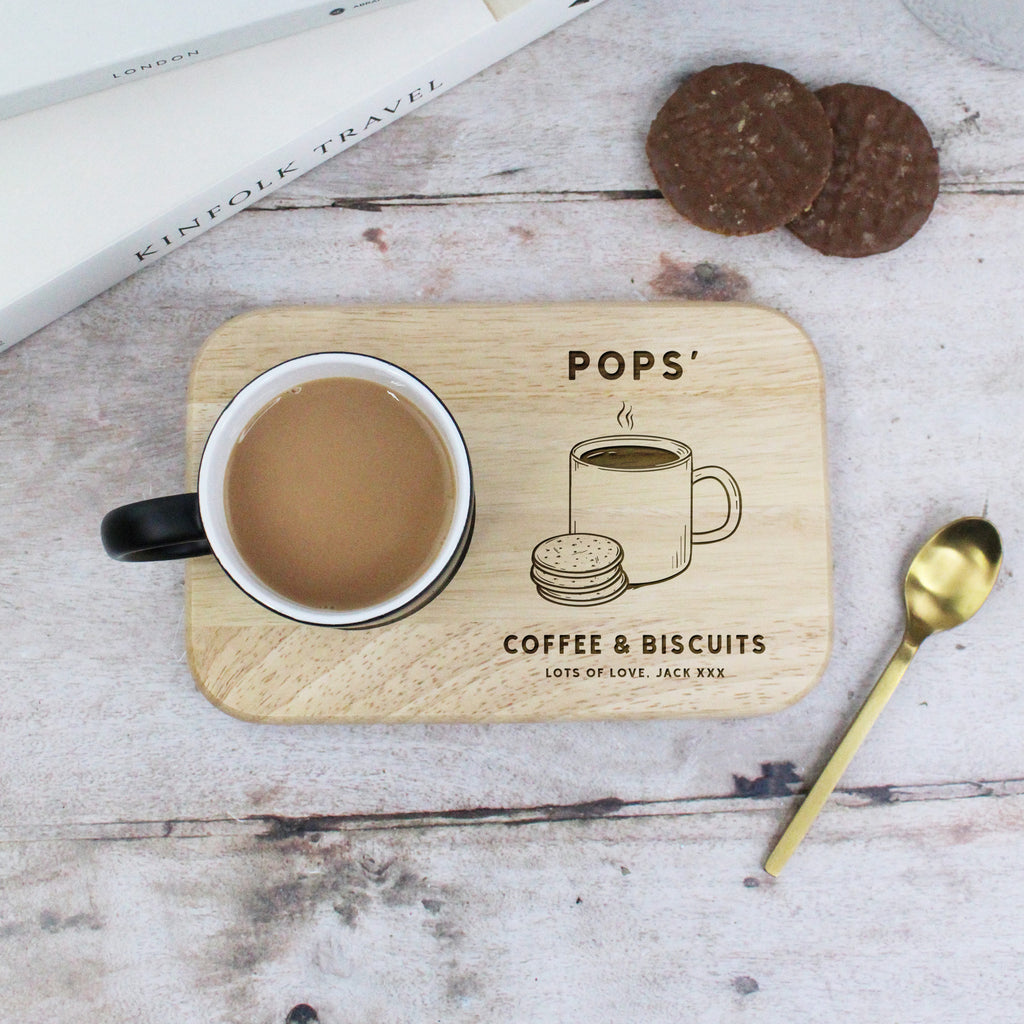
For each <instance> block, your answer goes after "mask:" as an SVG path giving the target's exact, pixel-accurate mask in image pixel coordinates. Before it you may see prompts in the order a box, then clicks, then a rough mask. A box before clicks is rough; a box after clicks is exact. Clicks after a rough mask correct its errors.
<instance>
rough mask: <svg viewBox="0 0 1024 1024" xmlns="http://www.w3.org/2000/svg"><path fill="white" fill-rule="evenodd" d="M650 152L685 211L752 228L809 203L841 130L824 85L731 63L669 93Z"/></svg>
mask: <svg viewBox="0 0 1024 1024" xmlns="http://www.w3.org/2000/svg"><path fill="white" fill-rule="evenodd" d="M647 158H648V160H649V161H650V164H651V170H653V171H654V177H655V179H656V180H657V182H658V186H659V188H660V189H661V191H662V193H663V194H664V196H665V198H666V199H667V200H668V201H669V202H670V203H671V204H672V205H673V206H674V207H675V208H676V210H678V211H679V212H680V213H681V214H682V215H683V216H684V217H686V218H688V219H689V220H691V221H693V223H694V224H697V225H698V226H699V227H702V228H706V229H707V230H709V231H716V232H718V233H719V234H723V235H752V234H757V233H759V232H762V231H770V230H771V229H772V228H777V227H781V226H782V225H783V224H786V223H788V222H789V221H791V220H792V219H793V218H794V217H796V216H797V214H799V213H801V212H802V211H803V210H805V209H807V207H808V206H809V205H810V203H811V201H812V200H813V199H814V197H815V196H816V195H817V194H818V192H819V191H820V190H821V187H822V185H823V184H824V182H825V179H826V177H827V176H828V172H829V166H830V165H831V162H832V132H831V130H830V128H829V123H828V118H827V117H826V116H825V111H824V110H823V109H822V106H821V103H820V102H819V101H818V99H817V98H816V97H815V95H814V93H812V92H811V91H810V90H809V89H808V88H807V87H806V86H804V85H801V83H800V82H798V81H797V80H796V79H795V78H794V77H793V76H792V75H790V74H788V73H787V72H785V71H780V70H778V69H777V68H770V67H765V66H764V65H762V64H746V63H741V64H722V65H717V66H715V67H710V68H706V69H705V70H703V71H700V72H698V73H697V74H695V75H693V76H692V77H691V78H689V79H687V81H686V82H684V83H683V84H682V85H681V86H680V87H679V88H678V89H677V90H676V91H675V92H674V93H673V94H672V95H671V96H670V97H669V99H668V101H667V102H666V103H665V105H664V106H663V107H662V108H661V110H660V111H659V112H658V115H657V117H655V119H654V122H653V124H652V125H651V128H650V131H649V132H648V135H647Z"/></svg>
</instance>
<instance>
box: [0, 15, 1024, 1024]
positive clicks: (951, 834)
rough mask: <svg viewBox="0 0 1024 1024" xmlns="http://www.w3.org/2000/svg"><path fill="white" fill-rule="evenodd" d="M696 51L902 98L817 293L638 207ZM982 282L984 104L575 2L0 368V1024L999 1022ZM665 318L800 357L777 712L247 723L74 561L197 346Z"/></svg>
mask: <svg viewBox="0 0 1024 1024" xmlns="http://www.w3.org/2000/svg"><path fill="white" fill-rule="evenodd" d="M726 60H756V61H763V62H766V63H769V64H773V65H775V66H777V67H782V68H785V69H786V70H788V71H790V72H791V73H793V74H794V75H796V76H797V77H798V78H800V79H802V80H803V81H806V82H808V84H810V85H811V86H813V87H815V88H818V87H820V86H823V85H827V84H829V83H832V82H837V81H854V82H864V83H866V84H870V85H875V86H879V87H881V88H885V89H888V90H889V91H891V92H892V93H893V94H894V95H896V96H898V97H900V98H901V99H903V100H905V101H906V102H908V103H910V104H911V105H912V106H913V107H914V108H915V110H917V112H918V113H919V114H920V115H921V117H922V119H923V120H924V122H925V124H926V125H927V126H928V128H929V130H930V131H931V133H932V135H933V137H934V138H935V141H936V143H937V145H938V146H939V150H940V168H941V175H942V182H941V192H940V196H939V200H938V202H937V204H936V208H935V210H934V212H933V214H932V216H931V218H930V220H929V221H928V223H927V224H926V225H925V226H924V228H923V229H922V230H921V232H919V234H918V235H917V236H916V237H915V238H914V239H912V240H911V241H910V242H909V243H908V244H907V245H905V246H904V247H903V248H901V249H898V250H896V251H894V252H892V253H888V254H885V255H883V256H879V257H874V258H871V259H867V260H827V259H825V258H824V257H821V256H819V255H818V254H816V253H813V252H811V251H810V250H807V249H806V248H805V247H804V246H803V245H802V244H801V243H799V242H798V241H797V240H796V239H793V238H792V237H790V236H789V235H788V234H787V233H786V232H775V233H771V234H768V235H764V236H757V237H753V238H742V239H728V238H720V237H718V236H714V235H710V234H708V233H706V232H702V231H699V230H698V229H696V228H693V227H692V226H691V225H688V224H687V223H686V222H685V221H683V220H682V219H681V218H680V217H678V216H677V215H676V214H674V212H673V211H672V210H671V209H670V208H669V207H668V206H667V204H666V203H665V202H664V201H663V200H662V199H661V198H660V197H659V196H658V194H657V192H656V190H655V186H654V182H653V180H652V177H651V175H650V172H649V170H648V168H647V166H646V162H645V158H644V154H643V139H644V136H645V134H646V130H647V126H648V125H649V123H650V120H651V118H652V117H653V116H654V113H655V112H656V111H657V109H658V108H659V106H660V105H661V103H662V102H664V99H665V97H667V96H668V95H669V94H670V93H671V91H672V90H673V88H674V87H675V84H676V83H678V81H679V79H680V78H681V77H682V76H683V75H685V74H687V73H688V72H690V71H694V70H697V69H698V68H700V67H703V66H706V65H707V64H710V63H713V62H721V61H726ZM265 87H266V83H261V85H260V86H259V88H265ZM259 88H255V87H254V97H256V96H258V92H259ZM254 104H255V100H254ZM253 113H254V116H255V111H254V112H253ZM55 159H59V156H55ZM82 201H83V202H87V201H88V197H82ZM26 244H29V240H26ZM1022 264H1024V74H1021V73H1019V72H1012V71H1008V70H1006V69H1003V68H996V67H993V66H990V65H986V64H984V63H983V62H981V61H978V60H975V59H973V58H970V57H968V56H966V55H964V54H961V53H958V52H957V51H955V50H953V49H952V48H950V47H949V46H948V45H947V44H946V43H944V42H943V41H942V40H941V39H940V38H938V37H937V36H935V35H934V34H933V33H931V32H930V31H929V30H928V29H927V28H925V27H924V26H923V25H922V24H921V23H919V22H918V21H917V20H916V19H915V18H914V17H913V16H912V15H911V14H910V13H909V12H908V11H907V10H906V9H905V8H904V7H903V5H902V4H901V3H899V2H898V0H863V2H858V3H853V2H849V0H846V2H841V3H834V4H820V3H812V2H811V0H795V2H794V0H788V2H786V3H782V2H781V0H751V2H749V3H747V4H744V5H742V10H741V9H740V8H739V7H737V5H734V4H708V3H679V4H676V3H668V2H666V0H632V2H624V0H608V2H606V3H605V4H602V5H601V6H600V7H598V8H597V9H595V10H594V11H592V12H589V13H587V14H585V15H584V16H583V17H581V18H579V19H577V20H576V21H574V22H573V23H572V24H570V25H568V26H566V27H565V28H564V29H562V30H560V31H559V32H557V33H554V34H553V35H551V36H550V37H548V38H546V39H544V40H541V41H539V42H538V43H536V44H534V45H532V46H530V47H529V48H527V49H526V50H524V51H522V52H521V53H518V54H516V55H515V56H514V57H512V58H510V59H509V60H508V61H505V62H503V63H502V64H501V65H499V66H497V67H495V68H493V69H491V70H490V71H488V72H486V73H484V74H483V75H480V76H478V77H477V78H474V79H473V80H472V81H470V82H467V83H465V84H464V85H460V86H459V87H458V88H457V89H454V90H452V91H451V92H450V93H448V94H447V95H445V96H443V97H441V98H439V99H438V100H436V101H434V102H433V103H431V104H430V105H429V106H427V107H425V108H424V109H423V111H422V112H420V113H418V114H415V115H410V116H408V117H406V118H404V119H403V120H401V121H400V122H398V123H397V124H395V125H393V126H391V127H389V128H388V129H387V130H385V131H382V132H381V133H379V134H378V135H376V136H374V137H373V138H371V139H368V140H366V141H365V142H363V143H360V144H359V145H358V146H355V147H353V148H352V149H351V150H349V151H348V152H347V153H345V154H344V155H343V156H341V157H339V158H338V159H336V160H332V161H329V162H327V163H326V164H324V165H322V166H321V167H319V168H318V169H317V170H316V171H315V172H314V173H312V174H310V175H307V176H306V177H304V178H302V179H300V180H299V181H296V182H293V183H291V184H289V186H288V187H287V189H282V190H281V191H280V192H278V193H276V194H275V195H274V196H273V197H271V198H270V199H269V200H268V201H267V202H266V203H263V204H261V205H260V206H259V207H256V208H253V209H250V210H246V211H244V212H242V213H240V214H238V215H237V216H236V217H233V218H232V219H231V220H229V221H228V222H226V223H225V224H223V225H222V226H220V227H219V228H217V229H216V230H214V231H212V232H210V233H209V234H207V235H204V236H203V237H202V238H199V239H196V240H194V241H192V242H190V243H189V244H188V245H186V246H184V247H183V248H182V249H181V250H179V251H178V252H176V253H173V254H171V255H169V256H168V257H166V258H165V259H163V260H161V261H160V262H158V263H156V264H154V265H153V266H152V267H151V268H149V269H146V270H144V271H143V272H142V273H140V274H138V275H137V276H135V277H134V278H133V279H131V280H130V281H126V282H124V283H123V284H121V285H119V286H117V287H116V288H114V289H112V290H111V291H109V292H107V293H106V294H104V295H101V296H98V297H97V298H96V299H94V300H93V301H92V302H90V303H88V304H86V305H85V306H83V307H82V308H81V309H79V310H76V311H75V312H73V313H71V314H69V315H67V316H65V317H63V318H62V319H61V320H59V321H58V322H56V323H55V324H53V325H51V326H50V327H48V328H46V329H45V330H44V331H41V332H40V333H39V334H38V335H36V336H35V337H33V338H32V339H29V340H27V341H25V342H22V343H21V344H19V345H17V346H16V347H15V348H13V349H11V350H10V351H8V352H5V353H4V354H3V356H2V357H0V438H2V440H3V445H2V447H0V452H2V454H0V469H2V475H0V488H2V494H3V501H2V502H0V567H2V570H3V572H2V576H0V638H2V640H3V647H2V659H3V660H2V665H3V670H4V688H3V700H2V710H0V897H2V898H0V991H2V993H3V998H2V1002H0V1018H3V1019H4V1020H7V1019H10V1020H18V1021H26V1020H56V1021H61V1022H71V1024H77V1022H83V1024H84V1022H89V1024H92V1022H95V1021H96V1020H107V1019H112V1020H137V1021H143V1022H150V1021H152V1022H161V1024H162V1022H164V1021H166V1020H167V1019H168V1018H170V1019H182V1020H190V1021H191V1020H197V1021H214V1022H217V1024H236V1022H237V1024H253V1022H259V1024H284V1022H285V1021H286V1020H287V1019H288V1017H289V1016H291V1020H292V1024H295V1022H296V1021H299V1020H306V1021H310V1020H313V1019H314V1017H312V1016H311V1013H315V1014H316V1017H315V1019H317V1020H319V1021H321V1022H322V1024H342V1022H345V1024H348V1022H352V1021H358V1022H364V1021H365V1022H378V1021H379V1022H388V1024H397V1022H402V1024H405V1022H409V1024H421V1022H422V1021H425V1020H433V1019H442V1020H445V1021H451V1022H458V1024H475V1022H481V1021H485V1022H489V1021H494V1020H496V1019H504V1020H510V1021H529V1022H531V1024H537V1022H545V1024H547V1022H551V1024H561V1022H563V1021H565V1020H571V1019H584V1020H587V1021H595V1022H601V1024H604V1022H614V1024H635V1022H636V1021H639V1020H643V1021H648V1022H651V1024H675V1022H678V1021H680V1020H687V1019H690V1018H693V1019H700V1020H708V1021H713V1022H716V1021H721V1022H729V1024H731V1022H737V1021H745V1020H748V1019H749V1020H757V1021H758V1022H767V1024H792V1022H793V1021H801V1022H803V1021H806V1022H810V1024H819V1022H820V1024H832V1022H834V1021H836V1020H838V1019H843V1020H848V1021H853V1022H857V1024H878V1021H880V1020H883V1021H902V1022H915V1024H917V1022H922V1024H923V1022H928V1024H931V1022H942V1024H946V1022H949V1024H959V1022H961V1021H964V1020H968V1019H971V1020H973V1019H976V1018H977V1019H981V1020H985V1021H989V1022H993V1024H1017V1022H1018V1021H1019V1020H1020V1017H1021V1006H1022V1005H1024V979H1022V975H1021V972H1020V970H1019V967H1018V965H1019V963H1020V961H1021V958H1022V957H1024V935H1022V933H1021V929H1020V928H1019V926H1018V922H1019V920H1020V918H1021V912H1022V910H1024V908H1022V906H1021V893H1022V892H1024V878H1022V865H1024V839H1022V836H1024V828H1022V824H1024V754H1022V747H1021V740H1020V736H1021V726H1022V723H1024V688H1022V687H1021V685H1020V669H1019V663H1020V654H1019V636H1020V608H1021V606H1022V598H1021V587H1020V580H1021V571H1020V564H1019V561H1020V552H1021V550H1022V543H1024V521H1022V516H1021V509H1022V508H1024V448H1022V446H1021V444H1020V438H1021V436H1022V435H1024V407H1022V403H1021V397H1020V396H1021V394H1022V393H1024V360H1021V358H1020V352H1021V350H1022V347H1024V319H1022V313H1021V303H1020V295H1019V293H1020V287H1019V279H1020V267H1021V265H1022ZM688 299H701V300H713V299H727V300H732V301H743V302H751V303H756V304H759V305H762V306H767V307H771V308H774V309H777V310H780V311H782V312H783V313H784V314H786V315H787V316H789V317H791V318H792V319H793V320H794V321H795V322H797V323H799V324H800V325H801V326H802V327H803V329H804V330H805V331H806V332H807V334H808V335H809V336H810V337H811V338H813V339H814V343H815V346H816V348H817V350H818V353H819V355H820V357H821V362H822V367H823V370H824V377H825V382H826V393H827V403H826V416H827V437H828V448H829V462H828V485H829V494H830V519H831V541H832V552H833V578H834V621H835V629H834V643H833V647H832V653H831V658H830V660H829V663H828V666H827V668H826V670H825V673H824V675H823V676H822V678H821V681H820V682H819V684H818V685H817V686H816V687H814V688H813V689H812V690H811V691H810V692H809V693H808V694H807V696H806V697H804V698H803V699H802V700H800V701H798V702H797V703H796V704H794V705H793V706H791V707H789V708H786V709H785V710H782V711H779V712H777V713H775V714H772V715H763V716H756V717H751V718H745V719H699V720H697V719H683V720H645V721H615V722H593V721H591V722H560V723H541V724H517V725H423V724H419V725H373V726H346V725H309V726H301V727H281V728H265V727H262V726H255V725H252V724H250V723H247V722H242V721H238V720H236V719H234V718H231V717H229V716H227V715H225V714H222V713H221V712H220V711H218V710H217V709H216V708H214V707H213V706H212V705H211V704H210V703H209V702H208V701H207V700H206V699H205V698H204V697H203V696H202V695H201V694H200V693H199V692H197V690H196V688H195V686H194V683H193V681H192V678H191V675H190V672H189V667H188V664H187V657H186V649H185V623H184V618H185V616H184V607H183V594H184V577H183V567H182V566H180V565H168V564H161V565H151V566H143V565H128V566H125V565H118V564H115V563H113V562H110V561H109V559H107V558H106V556H105V555H104V554H103V552H102V550H101V548H100V544H99V537H98V530H99V522H100V519H101V517H102V515H103V513H104V512H105V511H107V509H109V508H111V507H113V506H115V505H118V504H122V503H124V502H126V501H131V500H133V499H136V498H144V497H149V496H152V495H155V494H166V493H172V492H175V491H178V490H180V489H181V487H182V481H183V480H184V478H185V453H184V451H183V446H182V437H183V435H184V430H185V406H186V398H187V385H188V377H189V373H190V368H191V365H192V363H193V360H194V358H195V356H196V354H197V352H198V351H199V349H200V348H201V346H202V344H203V342H204V340H205V339H206V338H207V337H208V336H209V335H210V333H211V332H213V331H214V330H215V329H216V328H217V327H218V326H219V325H220V324H222V323H223V322H224V321H226V320H228V319H229V318H230V317H233V316H235V315H238V314H242V313H245V312H248V311H251V310H254V309H258V308H261V307H267V306H273V305H296V304H300V305H315V306H325V305H335V306H336V305H343V306H351V305H356V304H374V305H389V306H391V305H404V304H411V303H429V304H446V303H467V302H484V303H529V302H539V303H547V302H588V301H601V302H609V301H612V302H644V301H651V302H653V301H658V300H676V301H681V300H688ZM965 514H987V515H988V517H989V518H990V519H992V521H993V522H994V523H995V524H996V525H997V527H998V528H999V530H1000V532H1001V534H1002V536H1003V541H1004V546H1005V552H1006V554H1005V561H1004V568H1003V573H1002V575H1001V577H1000V580H999V583H998V584H997V587H996V589H995V591H994V593H993V594H992V596H991V598H990V599H989V601H988V602H987V603H986V605H985V607H984V608H983V609H982V610H981V611H980V612H979V613H978V615H977V616H976V617H975V618H974V619H972V620H971V621H970V622H969V623H967V624H966V625H965V626H963V627H962V628H961V629H958V630H956V631H955V632H951V633H949V634H945V635H941V636H937V637H935V638H933V639H931V640H929V641H928V642H927V643H926V644H924V645H922V648H921V651H920V653H919V655H918V656H917V658H916V659H915V661H914V665H913V666H912V668H911V669H910V671H909V672H908V674H907V677H906V678H905V679H904V681H903V682H902V683H901V685H900V689H899V690H898V691H897V692H896V694H895V695H894V697H893V699H892V701H891V702H890V704H889V705H888V707H887V708H886V710H885V713H884V715H883V716H882V717H881V719H880V720H879V722H878V724H877V725H876V726H875V728H874V730H873V731H872V734H871V736H870V737H869V739H868V741H867V743H866V744H865V745H864V747H862V749H861V750H860V751H859V753H858V755H857V757H856V758H855V759H854V761H853V763H852V764H851V765H850V768H849V769H848V771H847V773H846V775H845V776H844V778H843V780H842V782H841V784H840V790H839V791H838V792H837V793H836V794H835V795H834V797H833V799H831V800H830V801H829V803H828V804H827V805H826V807H825V810H824V812H823V814H822V816H821V817H820V818H819V820H818V821H817V822H816V824H815V827H814V829H813V830H812V832H811V833H810V834H809V836H808V837H807V839H806V840H805V842H804V843H803V844H802V845H801V848H800V850H799V852H798V854H797V855H796V856H795V857H794V858H793V860H792V861H791V862H790V864H789V865H788V866H787V868H786V871H785V872H784V874H783V876H782V877H781V878H779V879H778V880H777V881H771V880H769V879H768V877H767V876H766V875H764V874H763V873H762V872H761V870H760V865H761V862H762V858H763V857H764V855H765V854H766V853H767V851H768V850H769V849H770V847H771V844H772V841H773V840H774V839H775V838H776V836H777V835H778V834H779V833H780V831H781V830H782V828H783V827H784V825H785V823H786V821H787V820H788V817H789V815H790V814H791V812H792V810H793V809H794V807H795V804H796V802H797V801H798V799H799V794H800V793H802V792H804V791H805V790H806V788H807V786H808V784H809V782H810V781H811V780H813V778H814V777H815V775H816V773H817V771H818V770H819V769H820V768H821V766H822V765H823V764H824V762H825V760H826V759H827V757H828V754H829V752H830V751H831V749H832V747H833V745H834V744H835V742H836V741H837V739H838V737H839V735H840V734H841V733H842V731H843V729H844V728H845V726H846V724H847V723H848V721H849V720H850V718H851V717H852V715H853V714H854V712H855V710H856V708H857V707H858V706H859V704H860V702H861V701H862V700H863V698H864V696H865V695H866V693H867V691H868V689H869V688H870V686H871V685H872V683H873V682H874V680H875V679H876V678H877V676H878V674H879V672H880V671H881V669H882V667H883V666H884V665H885V663H886V661H887V660H888V658H889V655H890V654H891V651H892V648H893V647H894V646H895V645H896V643H897V642H898V639H899V633H900V628H901V621H902V611H903V609H902V598H901V593H900V582H901V579H902V576H903V573H904V572H905V569H906V565H907V563H908V561H909V559H910V557H911V555H912V554H913V552H914V551H915V550H916V548H917V547H918V545H919V544H920V543H921V542H922V541H923V540H924V539H925V538H926V537H928V536H929V535H930V534H931V532H932V531H933V530H934V529H935V528H936V527H938V526H939V525H941V524H942V523H943V522H945V521H947V520H950V519H953V518H955V517H956V516H960V515H965ZM720 546H721V547H722V548H723V551H724V550H725V547H726V545H724V544H723V545H720ZM623 868H625V869H626V872H628V874H627V873H625V872H624V871H623ZM577 901H578V902H577ZM298 1007H307V1008H308V1009H296V1008H298Z"/></svg>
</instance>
